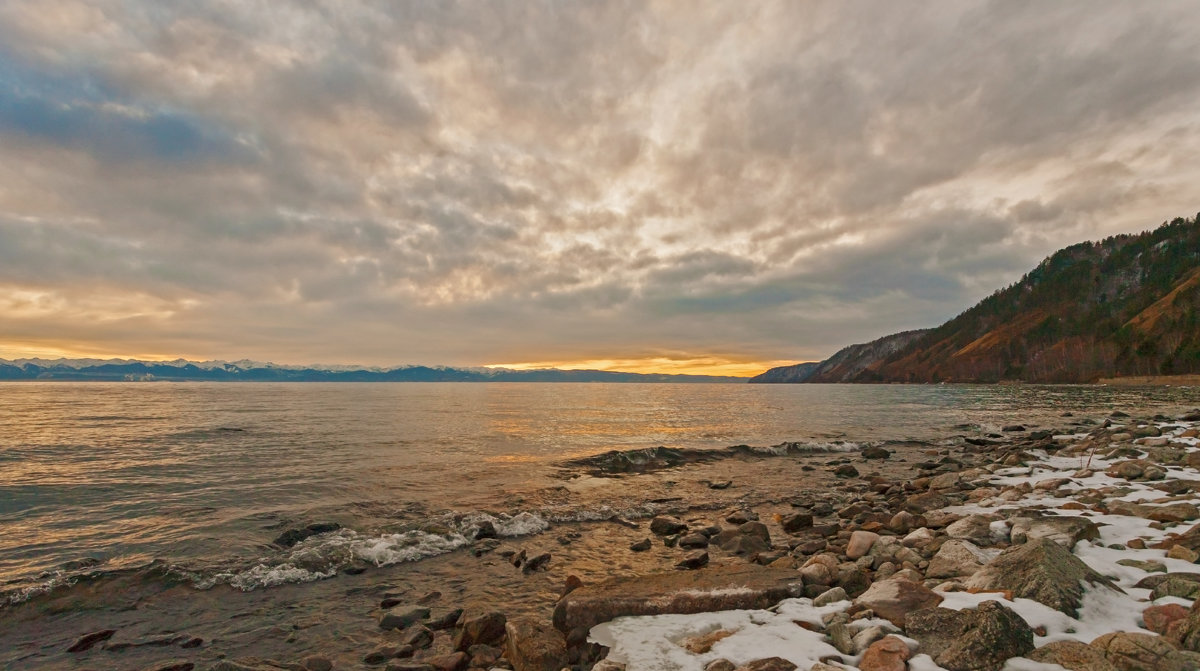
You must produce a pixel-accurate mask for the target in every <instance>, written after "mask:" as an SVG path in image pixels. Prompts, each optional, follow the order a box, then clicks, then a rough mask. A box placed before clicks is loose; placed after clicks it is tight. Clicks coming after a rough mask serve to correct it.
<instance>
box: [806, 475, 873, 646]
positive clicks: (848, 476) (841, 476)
mask: <svg viewBox="0 0 1200 671" xmlns="http://www.w3.org/2000/svg"><path fill="white" fill-rule="evenodd" d="M833 474H834V475H836V476H837V477H839V478H857V477H858V469H857V468H855V467H854V466H853V465H852V464H842V465H841V466H838V467H837V468H835V469H834V470H833ZM793 668H794V667H793Z"/></svg>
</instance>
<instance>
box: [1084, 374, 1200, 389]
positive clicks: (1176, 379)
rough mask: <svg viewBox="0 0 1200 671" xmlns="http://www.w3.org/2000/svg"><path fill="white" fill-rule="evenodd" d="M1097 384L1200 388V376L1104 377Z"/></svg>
mask: <svg viewBox="0 0 1200 671" xmlns="http://www.w3.org/2000/svg"><path fill="white" fill-rule="evenodd" d="M1096 384H1107V385H1111V386H1116V387H1162V386H1169V387H1193V386H1200V375H1130V376H1127V377H1102V378H1100V379H1099V380H1096Z"/></svg>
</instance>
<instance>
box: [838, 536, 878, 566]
mask: <svg viewBox="0 0 1200 671" xmlns="http://www.w3.org/2000/svg"><path fill="white" fill-rule="evenodd" d="M877 540H879V534H877V533H872V532H870V531H862V530H859V531H855V532H854V533H852V534H850V542H849V543H848V544H847V545H846V556H847V557H849V558H851V559H858V558H859V557H864V556H866V554H867V553H868V552H870V551H871V546H872V545H874V544H875V541H877Z"/></svg>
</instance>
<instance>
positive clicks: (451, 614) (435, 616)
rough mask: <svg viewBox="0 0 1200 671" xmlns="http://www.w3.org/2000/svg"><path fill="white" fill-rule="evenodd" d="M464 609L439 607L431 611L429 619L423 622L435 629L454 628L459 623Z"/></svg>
mask: <svg viewBox="0 0 1200 671" xmlns="http://www.w3.org/2000/svg"><path fill="white" fill-rule="evenodd" d="M462 614H463V609H461V608H450V609H445V608H439V609H438V610H433V611H431V612H430V613H429V619H428V620H426V621H425V622H423V623H422V624H424V625H425V626H426V627H429V628H430V629H432V630H434V631H442V630H444V629H453V628H454V626H455V625H457V624H458V619H459V618H460V617H462Z"/></svg>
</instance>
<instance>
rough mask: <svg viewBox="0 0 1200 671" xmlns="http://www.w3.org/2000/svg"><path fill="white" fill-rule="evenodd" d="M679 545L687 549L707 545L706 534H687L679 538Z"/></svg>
mask: <svg viewBox="0 0 1200 671" xmlns="http://www.w3.org/2000/svg"><path fill="white" fill-rule="evenodd" d="M679 547H681V548H688V549H692V550H695V549H698V548H706V547H708V536H705V535H704V534H702V533H694V534H688V535H686V536H684V537H683V538H680V539H679Z"/></svg>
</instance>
